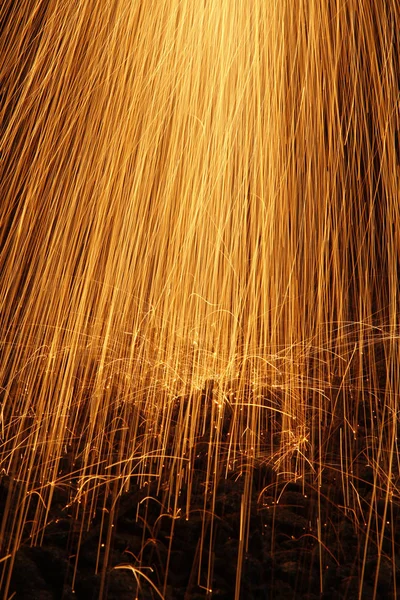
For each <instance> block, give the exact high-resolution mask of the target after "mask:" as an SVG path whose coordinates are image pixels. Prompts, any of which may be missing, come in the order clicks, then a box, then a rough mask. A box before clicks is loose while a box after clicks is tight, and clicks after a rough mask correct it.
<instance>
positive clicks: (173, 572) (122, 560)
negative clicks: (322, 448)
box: [2, 431, 400, 600]
mask: <svg viewBox="0 0 400 600" xmlns="http://www.w3.org/2000/svg"><path fill="white" fill-rule="evenodd" d="M359 439H360V444H361V445H362V442H363V440H362V431H361V432H360V436H359ZM200 454H201V453H200ZM206 463H207V457H206V453H204V456H202V457H201V456H200V459H199V460H198V461H197V463H196V470H195V471H194V475H193V488H192V500H191V503H190V513H189V515H186V514H185V512H184V507H185V506H186V504H185V493H186V490H185V486H183V488H182V493H181V496H180V497H179V503H178V505H179V506H180V507H181V508H180V510H179V509H175V510H176V512H175V517H177V518H175V519H173V518H172V517H173V516H174V512H173V511H174V508H173V507H169V508H168V506H167V505H166V498H167V486H166V485H164V486H163V489H160V490H159V493H157V481H154V482H151V483H149V484H148V485H147V486H145V487H142V488H141V489H139V487H135V486H133V487H132V488H131V491H130V492H128V493H126V494H124V495H122V496H121V498H120V499H119V500H118V505H117V507H116V511H115V516H114V518H113V523H114V527H113V529H112V535H111V538H110V539H109V540H108V541H107V533H106V532H107V525H108V519H109V518H110V516H109V515H110V513H108V512H107V511H104V510H103V511H101V510H100V511H99V510H97V511H96V515H95V516H94V518H93V520H92V522H91V525H90V527H89V529H88V530H87V528H86V529H85V531H83V532H82V533H81V534H80V527H79V522H78V520H77V519H75V518H74V517H73V507H71V506H69V507H68V506H67V504H68V498H67V495H66V493H65V492H63V491H62V490H58V491H57V492H56V494H55V497H54V501H53V504H52V508H51V512H50V518H49V523H48V525H47V527H46V530H45V535H44V538H43V543H42V545H41V546H40V547H39V546H37V547H31V546H30V545H29V537H28V538H27V539H25V540H24V541H23V545H22V547H21V548H20V550H19V551H18V553H17V556H16V560H15V566H14V570H13V576H12V580H11V585H10V590H9V594H8V598H9V597H10V596H12V597H13V598H15V599H19V598H31V599H32V600H34V599H38V600H39V599H40V600H51V599H59V600H75V599H80V600H91V599H96V598H99V597H100V594H101V589H102V590H103V594H104V596H103V597H104V598H107V599H109V600H117V599H119V600H133V599H135V598H138V599H140V600H141V599H143V600H147V599H152V598H160V597H161V596H160V595H158V594H157V592H156V591H155V590H156V589H157V590H159V591H160V594H162V593H163V586H164V581H165V573H166V569H167V565H168V576H167V584H166V587H165V590H164V594H165V596H164V597H165V598H166V599H168V600H174V599H176V600H200V599H205V598H211V597H212V598H215V599H224V600H231V599H233V598H234V597H235V582H236V569H237V560H238V552H239V544H240V542H239V537H240V510H241V498H242V494H243V491H244V485H245V477H244V476H243V475H240V474H239V473H232V475H231V476H228V477H227V478H224V477H222V478H221V480H220V483H219V486H218V489H217V491H216V494H215V506H214V511H213V513H214V519H213V521H212V520H211V518H210V514H211V510H210V507H211V506H212V505H211V502H212V495H211V492H210V491H208V492H207V490H206V487H205V484H204V480H205V468H206ZM334 464H335V463H334V457H332V466H331V468H325V469H324V471H323V477H322V479H321V482H320V485H318V482H316V481H314V480H313V479H314V478H313V477H312V475H310V476H309V477H307V478H306V481H304V482H302V481H297V482H294V481H291V482H285V481H284V480H283V479H280V478H279V477H278V476H277V474H276V473H275V472H274V470H273V469H272V468H271V466H269V465H267V464H265V463H264V464H263V463H262V462H260V463H259V464H258V465H257V464H256V465H255V467H254V470H253V472H252V483H251V507H250V523H249V530H250V534H249V539H248V545H247V546H246V547H244V549H243V565H242V578H241V595H240V597H241V598H243V599H244V600H252V599H254V600H256V599H260V600H261V599H269V598H271V599H282V600H285V599H291V600H293V599H296V598H304V599H309V600H316V599H318V598H319V599H331V598H332V599H335V600H338V599H339V598H343V599H344V598H348V599H349V600H350V599H353V598H357V597H358V589H359V582H360V578H361V571H362V566H363V564H364V565H365V572H364V585H363V591H362V598H363V599H369V598H372V597H373V593H374V584H375V577H376V574H377V573H378V575H377V595H376V597H377V598H385V599H392V598H393V599H394V598H395V595H394V591H393V590H394V580H396V581H397V585H400V555H399V552H398V550H399V544H400V512H399V507H398V505H397V504H396V503H395V502H390V503H388V504H387V505H386V503H385V496H384V494H383V493H382V494H381V496H380V494H379V492H378V493H377V492H376V490H375V493H376V496H375V499H374V498H373V495H374V486H373V471H372V469H371V468H370V467H368V465H367V464H366V463H365V460H364V461H361V460H360V464H358V465H354V474H355V475H354V479H353V480H352V481H353V482H354V483H353V485H354V489H356V490H357V493H358V501H359V508H360V512H359V514H358V515H354V514H353V513H352V512H351V511H347V512H346V511H345V510H344V508H343V505H344V502H343V492H342V489H343V487H342V486H343V481H342V478H341V474H340V471H339V470H338V469H336V468H335V466H334ZM307 479H308V480H307ZM6 488H7V482H6V481H4V482H3V488H2V491H3V495H2V496H3V503H4V500H5V498H6V496H7V489H6ZM351 489H353V488H351ZM263 490H264V491H263ZM146 497H147V500H146ZM139 503H140V504H139ZM161 504H163V506H161ZM371 504H372V505H373V506H374V511H373V519H372V521H371V530H370V533H369V537H368V540H369V542H368V544H367V550H366V552H365V556H364V550H365V541H366V531H367V529H368V528H367V526H366V525H365V524H364V523H362V522H361V520H360V515H361V514H364V515H365V516H368V514H369V507H370V506H371ZM3 505H4V504H3ZM138 506H139V508H138ZM182 507H183V508H182ZM205 508H206V510H205ZM161 515H162V516H161ZM102 517H103V521H102ZM383 518H385V519H386V521H387V523H386V526H385V527H384V528H383V529H384V536H383V540H382V550H381V553H380V560H379V551H378V547H377V539H378V536H377V528H376V525H377V524H378V528H379V532H380V531H382V522H383ZM102 524H103V530H102V529H101V528H102ZM319 527H320V531H318V528H319ZM374 528H375V529H374ZM102 531H103V533H102ZM393 532H394V533H393ZM79 535H81V538H80V544H79ZM210 536H212V543H211V544H210ZM201 539H203V545H202V546H201ZM99 540H100V544H101V543H104V544H105V545H104V547H101V549H100V551H99V550H98V548H99ZM103 540H104V542H103ZM319 540H320V541H319ZM106 544H108V546H109V551H110V554H109V565H108V566H107V567H106V568H105V569H104V570H103V578H102V574H101V573H102V562H103V554H104V552H105V546H106ZM78 547H79V556H78V560H76V558H77V554H76V552H77V548H78ZM393 551H394V553H395V555H396V560H395V561H393V559H392V556H393ZM98 552H99V557H98ZM210 552H212V557H211V558H212V560H211V565H212V574H211V580H212V596H210V595H207V592H206V590H205V589H204V588H205V587H206V578H207V569H208V562H209V561H208V559H209V556H210V554H209V553H210ZM168 557H169V559H168ZM97 561H99V562H98V574H96V562H97ZM394 563H395V564H394ZM75 565H76V572H75V580H74V569H75ZM117 565H132V566H133V567H134V568H136V569H141V572H142V573H144V574H146V576H147V577H148V578H149V579H150V580H151V582H152V584H153V585H154V587H153V585H151V584H150V582H149V581H147V580H146V579H145V578H144V577H143V576H141V575H140V574H139V575H138V581H139V583H140V587H138V585H137V582H136V579H135V576H134V573H133V572H132V571H131V570H129V569H128V568H126V569H125V568H124V569H117V570H116V569H114V567H115V566H117ZM394 571H395V572H394ZM73 580H74V584H73ZM102 580H103V583H102ZM72 584H73V588H72ZM199 584H200V585H199ZM102 586H103V587H102ZM201 586H204V588H203V587H201ZM321 587H322V592H321ZM12 594H14V595H12Z"/></svg>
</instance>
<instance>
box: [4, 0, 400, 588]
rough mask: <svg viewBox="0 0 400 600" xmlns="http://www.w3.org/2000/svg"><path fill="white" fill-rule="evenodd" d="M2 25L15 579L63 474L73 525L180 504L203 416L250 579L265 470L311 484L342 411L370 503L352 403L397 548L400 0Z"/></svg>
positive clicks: (351, 479)
mask: <svg viewBox="0 0 400 600" xmlns="http://www.w3.org/2000/svg"><path fill="white" fill-rule="evenodd" d="M0 18H1V22H2V26H1V27H2V29H1V32H0V84H1V106H0V110H1V113H0V114H1V140H0V150H1V162H0V189H1V204H0V225H1V230H0V274H1V275H0V353H1V361H0V386H1V387H0V394H1V395H0V398H1V405H0V407H1V408H0V436H1V439H0V467H1V473H2V477H3V478H5V480H6V481H7V490H8V491H7V502H6V505H5V510H4V514H3V516H2V523H1V530H0V544H1V552H2V555H1V556H2V563H1V564H0V566H1V567H3V572H2V579H1V586H2V589H3V590H5V591H4V594H7V590H8V589H9V582H10V577H11V573H12V569H13V562H14V559H15V554H16V552H17V550H18V548H19V547H20V545H21V543H26V540H27V539H29V543H31V544H40V543H41V540H42V536H43V534H44V531H45V529H46V524H47V522H48V520H49V514H50V511H51V505H52V500H53V496H54V493H55V490H56V489H58V488H60V487H68V486H70V490H71V492H70V498H71V506H72V507H73V510H74V511H75V516H76V520H77V522H79V524H80V527H81V529H82V531H83V530H84V529H85V528H87V527H90V519H91V514H92V513H93V511H94V510H95V507H96V506H97V505H98V504H99V503H100V504H101V503H106V502H110V498H111V506H115V502H114V501H115V500H116V499H117V498H119V497H121V496H122V495H123V494H124V493H125V492H126V491H128V490H129V488H130V486H131V484H132V483H133V482H134V483H135V484H139V485H144V484H145V482H148V481H149V480H150V479H153V480H154V479H156V480H158V481H159V482H160V487H161V486H162V485H164V484H165V482H166V484H167V488H168V494H167V496H168V500H167V501H168V502H169V503H170V505H171V506H173V507H174V508H175V509H177V507H178V506H179V494H180V490H181V488H182V486H186V488H187V489H188V490H189V492H188V493H187V497H186V500H185V502H186V506H184V507H182V508H183V509H184V510H186V514H189V511H190V502H191V500H190V485H191V483H190V482H191V478H192V470H193V464H194V462H193V461H194V458H195V453H196V443H197V440H198V439H199V437H202V439H203V438H204V436H205V435H206V436H208V438H207V439H208V458H207V473H206V475H205V478H206V484H207V486H208V487H209V488H210V489H214V488H215V487H216V485H217V481H218V479H219V478H223V477H225V476H226V475H227V473H228V471H229V470H232V471H234V472H237V473H238V475H239V474H240V476H242V477H244V478H245V480H246V482H247V483H246V485H245V488H244V489H245V493H244V494H243V498H242V513H241V514H242V522H241V527H242V533H243V535H242V545H241V546H240V548H239V552H238V577H239V578H240V569H241V561H242V555H243V545H244V544H245V539H246V536H247V535H248V524H249V520H248V518H247V516H246V515H247V512H248V510H249V502H248V493H249V492H248V489H249V486H250V481H251V472H252V467H253V465H254V464H255V463H256V462H257V461H260V460H262V461H265V462H266V463H268V464H271V465H272V466H273V468H274V470H275V471H276V472H277V473H278V475H279V476H280V477H281V478H283V479H284V480H288V481H289V480H296V481H298V480H300V481H306V480H307V478H310V477H311V478H313V479H314V480H315V481H316V482H318V481H319V478H320V477H322V473H323V472H324V471H326V470H327V469H329V468H332V462H331V458H330V456H331V443H332V444H333V440H334V439H335V432H337V431H339V430H340V440H341V444H340V451H339V453H338V454H337V462H336V463H335V464H336V467H335V468H337V469H338V471H340V472H341V474H342V479H341V481H342V484H341V485H342V487H343V496H344V499H345V509H346V510H348V511H353V512H354V515H358V514H359V512H360V511H359V503H358V501H357V496H356V494H354V493H353V492H352V489H353V488H354V489H356V487H357V472H356V470H355V469H353V466H354V464H355V461H356V458H357V457H356V455H355V449H354V448H355V444H354V439H355V437H356V435H357V428H358V426H359V423H360V419H361V418H363V419H364V422H365V423H368V426H367V435H366V438H365V439H366V443H365V448H364V450H363V457H364V458H365V461H368V462H369V464H370V465H371V466H372V467H373V472H374V490H375V491H374V495H373V497H372V499H371V502H370V507H369V512H368V514H366V515H365V514H363V521H364V520H365V522H366V524H367V528H368V533H367V536H366V545H368V544H375V545H376V547H377V553H378V556H381V554H382V539H383V530H384V525H383V522H381V521H380V520H379V519H378V518H377V517H376V503H377V502H378V500H379V501H382V500H383V502H384V503H385V506H386V509H387V510H389V507H390V504H391V503H393V502H395V503H399V502H400V490H399V487H398V477H399V453H398V446H397V425H398V414H399V403H398V401H399V392H400V366H399V365H400V346H399V334H400V330H399V284H398V280H399V249H400V197H399V175H400V167H399V154H400V150H399V130H400V128H399V125H400V117H399V114H400V112H399V81H400V65H399V40H398V32H399V31H400V9H399V6H398V4H397V2H395V1H394V0H393V1H391V0H389V1H384V0H375V1H374V2H372V1H371V0H357V1H356V0H349V1H347V2H342V1H339V0H338V1H336V2H328V1H324V2H321V1H319V0H318V1H317V0H290V1H289V0H282V1H280V2H275V1H272V0H252V1H251V2H249V1H244V0H232V1H228V0H208V1H202V0H196V1H195V0H193V1H192V0H179V1H178V0H165V1H163V2H151V1H150V0H110V1H108V2H105V1H104V0H100V1H99V0H80V1H79V2H76V1H72V0H63V1H61V0H46V1H44V0H23V1H21V2H14V0H5V2H4V3H3V5H2V8H0ZM377 365H380V368H378V366H377ZM351 486H353V487H351ZM246 490H247V491H246ZM104 505H105V504H104ZM107 506H108V504H107ZM15 507H18V508H17V510H16V509H15ZM211 509H212V498H211ZM211 509H210V510H211ZM32 514H33V517H32V516H30V517H29V519H28V515H32ZM355 518H356V517H355ZM110 522H111V520H110ZM109 527H111V525H109ZM110 535H111V533H110ZM393 535H394V533H393ZM321 543H322V541H321ZM395 558H396V556H395V552H394V551H393V555H392V556H391V560H392V561H395ZM393 564H394V562H393ZM102 569H103V572H105V571H106V569H107V555H106V557H105V558H104V563H103V564H102V565H100V566H99V570H100V571H101V570H102ZM363 576H364V572H363V570H362V572H361V575H360V594H361V590H362V578H363ZM376 581H377V580H376ZM376 585H377V584H376ZM376 585H375V593H376ZM393 585H394V589H396V588H395V586H396V582H395V581H394V582H393ZM238 589H239V587H238V586H237V590H238ZM160 593H161V592H160ZM238 596H239V592H238V591H237V597H238ZM5 597H6V596H5ZM360 597H361V595H360Z"/></svg>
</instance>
